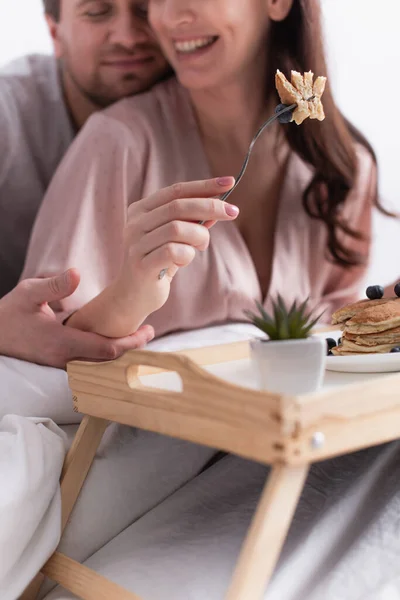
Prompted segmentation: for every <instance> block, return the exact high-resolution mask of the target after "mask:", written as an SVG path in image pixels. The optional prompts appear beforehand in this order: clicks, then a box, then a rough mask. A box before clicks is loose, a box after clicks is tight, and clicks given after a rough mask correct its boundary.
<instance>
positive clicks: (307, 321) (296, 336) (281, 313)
mask: <svg viewBox="0 0 400 600" xmlns="http://www.w3.org/2000/svg"><path fill="white" fill-rule="evenodd" d="M307 304H308V298H307V300H305V301H304V302H302V303H301V304H300V303H298V302H297V301H296V300H295V301H294V302H293V304H292V306H291V307H290V308H289V309H287V308H286V306H285V303H284V301H283V299H282V297H281V296H280V295H279V294H278V296H277V298H276V300H273V301H272V307H273V314H272V315H269V314H268V313H267V312H266V311H265V309H264V307H263V306H262V305H261V304H260V303H259V302H256V305H257V308H258V311H259V314H255V313H253V312H251V311H245V314H246V316H247V317H248V318H249V319H250V321H251V322H252V323H253V325H255V326H256V327H258V329H261V331H263V332H264V333H266V334H267V335H268V337H269V339H270V340H300V339H305V338H307V337H308V336H309V333H310V331H311V330H312V328H313V327H314V325H315V324H316V323H317V322H318V321H319V319H320V318H321V317H322V315H323V314H324V313H323V312H322V313H321V314H320V315H318V317H316V318H314V317H313V313H314V310H311V311H309V310H308V309H307Z"/></svg>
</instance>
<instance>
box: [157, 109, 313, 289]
mask: <svg viewBox="0 0 400 600" xmlns="http://www.w3.org/2000/svg"><path fill="white" fill-rule="evenodd" d="M313 98H314V97H312V98H309V100H313ZM296 106H297V104H291V105H290V106H287V105H286V104H279V105H278V106H277V107H276V109H275V114H274V115H273V116H272V117H270V118H269V119H268V120H267V121H265V123H264V124H263V125H262V126H261V127H260V129H259V130H258V131H257V133H256V135H255V136H254V137H253V139H252V141H251V143H250V146H249V149H248V151H247V154H246V157H245V159H244V162H243V165H242V168H241V169H240V173H239V175H238V176H237V179H236V181H235V185H234V186H233V188H231V189H230V190H229V191H228V192H225V194H223V195H222V196H221V198H220V200H222V201H223V202H225V201H226V199H227V198H228V196H230V195H231V194H232V192H233V191H234V190H235V189H236V188H237V186H238V185H239V183H240V180H241V179H242V177H243V175H244V174H245V171H246V169H247V165H248V164H249V160H250V156H251V153H252V151H253V148H254V146H255V143H256V141H257V140H258V138H259V137H260V135H261V134H262V133H263V131H264V130H265V129H266V128H267V127H268V126H269V125H271V124H272V123H273V122H274V121H276V120H279V122H280V123H289V122H290V121H291V112H292V111H293V110H294V109H295V108H296ZM289 116H290V119H289V118H288V117H289ZM282 117H283V118H282ZM204 223H205V221H199V224H200V225H204ZM167 271H168V269H162V271H160V274H159V275H158V279H163V278H164V277H165V275H166V273H167Z"/></svg>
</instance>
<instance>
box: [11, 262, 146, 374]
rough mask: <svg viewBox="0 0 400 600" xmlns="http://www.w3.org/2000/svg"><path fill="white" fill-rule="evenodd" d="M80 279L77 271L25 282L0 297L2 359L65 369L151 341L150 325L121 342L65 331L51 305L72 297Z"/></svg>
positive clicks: (102, 358)
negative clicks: (3, 356)
mask: <svg viewBox="0 0 400 600" xmlns="http://www.w3.org/2000/svg"><path fill="white" fill-rule="evenodd" d="M79 281H80V277H79V273H78V272H77V271H76V270H74V269H70V270H68V271H66V272H65V273H63V274H62V275H59V276H57V277H51V278H47V279H26V280H25V281H22V282H21V283H19V284H18V285H17V287H16V288H15V289H14V290H13V291H12V292H10V293H9V294H7V296H4V298H2V299H0V355H1V354H2V355H5V356H11V357H14V358H19V359H21V360H26V361H30V362H34V363H38V364H41V365H48V366H51V367H59V368H64V367H65V365H66V363H67V362H69V361H70V360H75V359H90V360H113V359H115V358H117V357H118V356H120V355H121V354H123V353H124V352H125V351H126V350H131V349H135V348H140V347H142V346H144V345H145V344H147V343H148V342H149V341H150V340H151V339H152V338H153V336H154V331H153V329H152V327H150V326H148V325H146V326H143V327H141V328H140V329H139V330H138V331H137V332H136V333H134V334H132V335H130V336H128V337H126V338H121V339H110V338H105V337H102V336H100V335H96V334H94V333H86V332H83V331H79V330H77V329H73V328H72V327H64V325H62V324H61V323H59V322H58V321H57V320H56V317H55V315H54V312H53V311H52V310H51V308H50V307H49V305H48V303H50V302H55V301H57V300H62V299H63V298H66V297H67V296H70V295H71V294H73V292H74V291H75V290H76V288H77V287H78V285H79Z"/></svg>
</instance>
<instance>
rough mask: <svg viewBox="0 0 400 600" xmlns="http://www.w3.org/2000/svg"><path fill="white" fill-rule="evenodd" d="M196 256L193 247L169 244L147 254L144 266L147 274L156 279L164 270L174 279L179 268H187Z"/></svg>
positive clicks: (143, 262)
mask: <svg viewBox="0 0 400 600" xmlns="http://www.w3.org/2000/svg"><path fill="white" fill-rule="evenodd" d="M195 256H196V250H195V249H194V248H193V247H192V246H188V245H187V244H179V243H175V242H169V243H167V244H164V245H163V246H160V247H159V248H156V249H155V250H153V252H150V253H149V254H147V256H145V258H144V259H143V261H142V265H143V268H144V269H145V270H146V272H148V273H149V274H151V273H154V277H155V276H158V274H159V273H160V271H162V270H163V269H167V272H168V275H169V276H170V277H173V276H174V275H175V273H176V271H177V270H178V269H179V268H181V267H187V266H188V265H189V264H190V263H191V262H192V260H193V259H194V257H195Z"/></svg>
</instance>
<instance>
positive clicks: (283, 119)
mask: <svg viewBox="0 0 400 600" xmlns="http://www.w3.org/2000/svg"><path fill="white" fill-rule="evenodd" d="M288 106H289V105H288V104H278V106H277V107H276V109H275V113H278V112H280V111H281V110H283V109H284V108H287V107H288ZM292 116H293V110H288V111H286V112H285V113H283V115H280V116H279V117H278V121H279V123H281V124H282V125H285V124H286V123H291V121H292Z"/></svg>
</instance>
